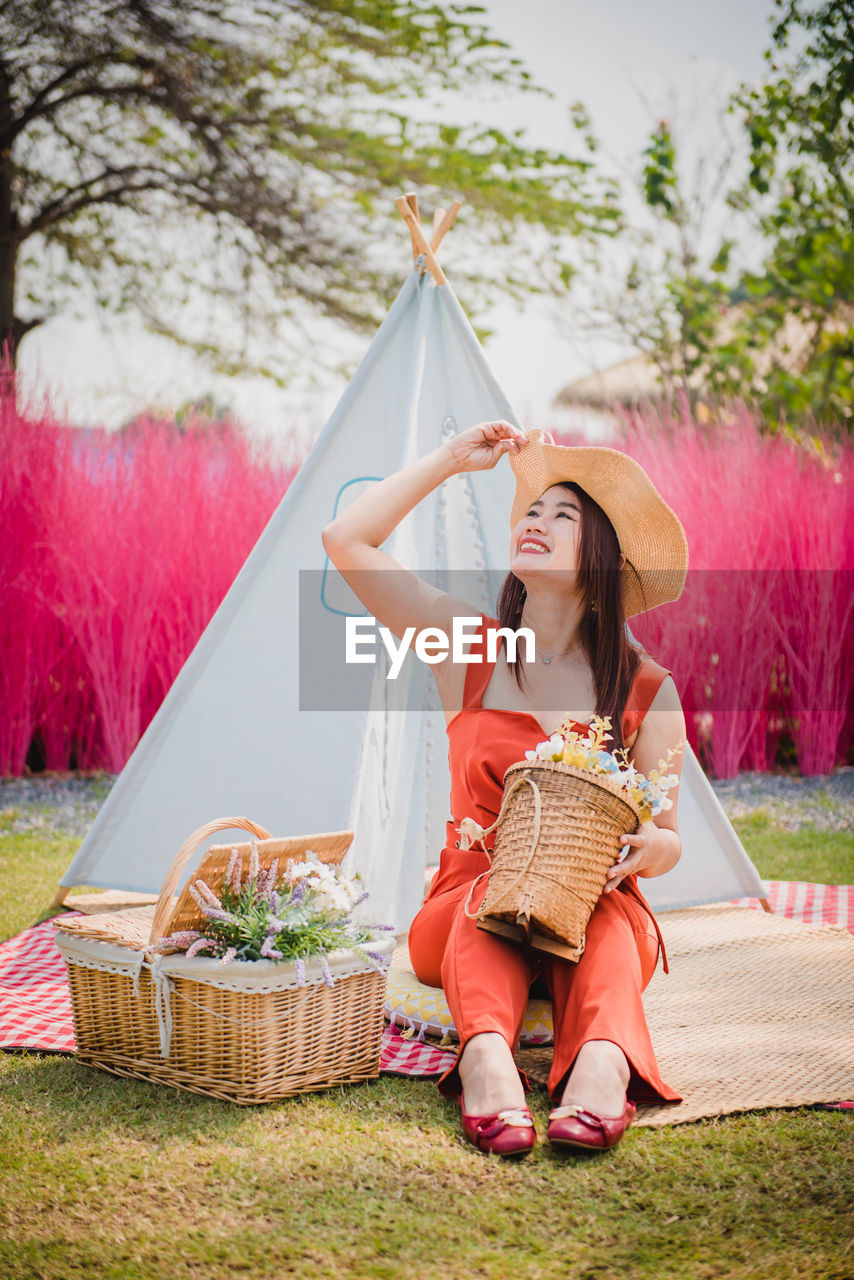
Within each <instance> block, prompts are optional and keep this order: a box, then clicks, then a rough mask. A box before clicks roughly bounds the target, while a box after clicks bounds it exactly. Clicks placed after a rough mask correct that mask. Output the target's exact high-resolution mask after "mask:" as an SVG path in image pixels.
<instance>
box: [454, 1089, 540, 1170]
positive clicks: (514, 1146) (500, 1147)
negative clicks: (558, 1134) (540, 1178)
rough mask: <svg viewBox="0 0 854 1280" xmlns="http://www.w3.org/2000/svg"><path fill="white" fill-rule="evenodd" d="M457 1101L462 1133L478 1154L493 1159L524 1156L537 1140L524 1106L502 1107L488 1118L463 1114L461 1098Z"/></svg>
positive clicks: (531, 1120) (532, 1121) (527, 1111)
mask: <svg viewBox="0 0 854 1280" xmlns="http://www.w3.org/2000/svg"><path fill="white" fill-rule="evenodd" d="M457 1101H458V1102H459V1104H460V1111H461V1112H462V1118H463V1133H464V1134H465V1135H466V1137H467V1138H468V1140H469V1142H470V1143H471V1144H472V1146H473V1147H477V1149H478V1150H479V1151H486V1152H487V1153H488V1152H490V1151H492V1152H494V1153H495V1155H497V1156H524V1155H527V1154H528V1152H529V1151H530V1150H531V1148H532V1147H533V1145H534V1143H535V1142H536V1141H537V1134H536V1130H535V1129H534V1118H533V1116H532V1115H531V1113H530V1111H529V1110H528V1108H527V1107H505V1108H504V1110H503V1111H498V1112H497V1113H496V1114H495V1115H491V1116H470V1115H466V1109H465V1104H464V1102H463V1099H462V1097H459V1098H458V1099H457Z"/></svg>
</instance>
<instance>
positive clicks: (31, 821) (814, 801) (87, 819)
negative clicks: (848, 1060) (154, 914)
mask: <svg viewBox="0 0 854 1280" xmlns="http://www.w3.org/2000/svg"><path fill="white" fill-rule="evenodd" d="M114 781H115V777H114V775H112V774H107V773H102V774H98V775H97V776H94V777H88V778H81V777H77V776H75V775H67V774H50V775H48V774H42V775H37V776H35V777H33V778H5V779H4V778H0V831H45V832H49V831H61V832H63V833H65V834H66V835H70V836H79V837H82V836H85V834H86V832H87V831H88V830H89V827H90V825H91V823H92V820H93V819H94V817H95V814H96V813H97V812H98V810H99V808H100V807H101V805H102V804H103V802H104V800H105V799H106V798H107V796H108V795H109V792H110V788H111V787H112V785H113V782H114ZM712 785H713V786H714V789H715V791H716V792H717V795H718V797H719V799H720V801H721V804H722V805H723V807H724V809H725V810H726V812H727V814H728V815H729V817H730V818H740V817H743V816H744V815H745V814H747V813H751V812H753V811H754V810H766V811H768V812H769V813H770V814H771V815H772V816H773V818H774V819H775V821H777V822H779V824H780V826H781V827H783V828H784V829H785V830H787V831H797V830H799V829H800V828H801V827H805V826H815V827H818V828H819V829H820V830H823V831H850V830H852V829H854V768H844V769H837V770H836V772H835V773H832V774H826V775H824V776H821V777H816V778H798V777H792V776H790V775H782V774H767V773H742V774H739V776H738V777H737V778H728V779H726V780H725V781H722V782H714V783H713V784H712Z"/></svg>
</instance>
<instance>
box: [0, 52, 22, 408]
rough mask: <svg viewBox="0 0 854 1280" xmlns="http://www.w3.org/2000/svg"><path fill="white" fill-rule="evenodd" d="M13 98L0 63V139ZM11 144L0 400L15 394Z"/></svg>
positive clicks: (1, 255) (3, 180) (0, 262)
mask: <svg viewBox="0 0 854 1280" xmlns="http://www.w3.org/2000/svg"><path fill="white" fill-rule="evenodd" d="M11 135H12V95H11V90H10V84H9V76H8V73H7V70H6V66H5V64H4V63H3V61H2V59H0V137H4V138H7V139H11ZM13 174H14V161H13V159H12V143H11V141H9V142H7V143H6V144H5V145H4V146H3V147H2V149H0V398H3V399H5V397H6V396H7V395H9V394H14V390H15V357H16V348H17V345H18V344H17V336H18V335H17V334H16V332H15V262H16V259H17V256H18V243H19V241H18V218H17V213H16V211H15V206H14V197H13V194H12V178H13Z"/></svg>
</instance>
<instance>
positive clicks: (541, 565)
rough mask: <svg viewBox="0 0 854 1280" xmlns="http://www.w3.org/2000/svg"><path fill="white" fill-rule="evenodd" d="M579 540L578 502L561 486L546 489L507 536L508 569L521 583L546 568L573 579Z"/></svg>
mask: <svg viewBox="0 0 854 1280" xmlns="http://www.w3.org/2000/svg"><path fill="white" fill-rule="evenodd" d="M580 539H581V503H580V502H579V500H578V498H577V497H576V495H575V494H574V493H573V492H572V491H571V490H570V489H567V488H565V487H564V486H563V485H560V484H555V485H552V487H551V488H550V489H546V491H545V493H544V494H543V496H542V497H541V498H538V499H537V501H536V502H533V503H532V504H531V506H530V507H529V509H528V511H527V512H526V514H525V515H524V516H523V518H522V519H521V520H520V521H519V523H518V524H517V525H516V527H515V529H514V530H513V532H512V534H511V535H510V569H511V571H512V572H513V573H514V574H515V575H516V577H517V578H519V579H520V580H521V581H522V582H524V581H525V579H526V578H527V577H528V576H529V575H530V574H532V573H539V572H540V571H541V570H543V569H548V570H549V571H550V573H554V572H559V573H563V574H565V575H567V577H570V578H574V576H575V573H576V570H577V569H578V548H579V542H580Z"/></svg>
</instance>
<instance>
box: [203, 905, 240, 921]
mask: <svg viewBox="0 0 854 1280" xmlns="http://www.w3.org/2000/svg"><path fill="white" fill-rule="evenodd" d="M202 915H203V916H206V917H207V919H208V920H221V921H222V923H223V924H234V923H235V918H234V916H233V915H230V914H229V912H228V911H224V910H223V909H222V907H209V906H208V905H207V903H206V904H205V905H204V906H203V907H202Z"/></svg>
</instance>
